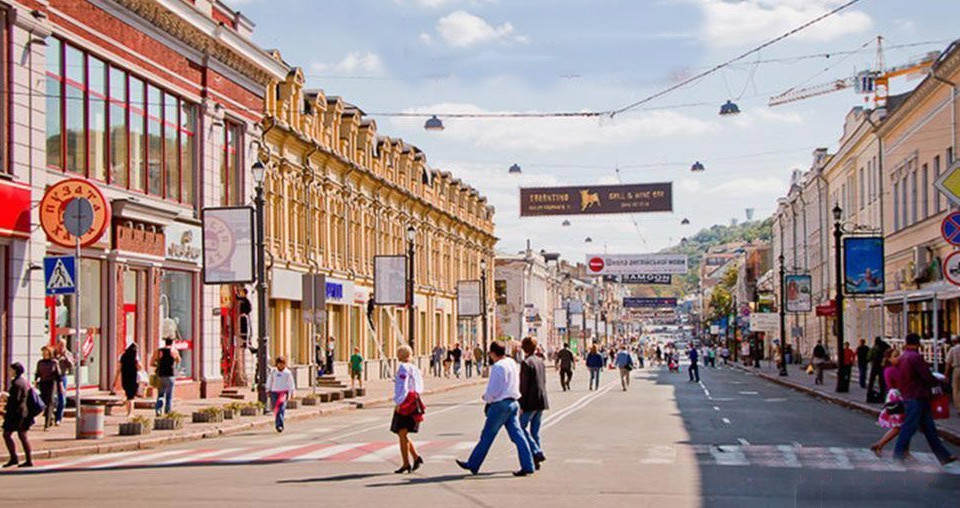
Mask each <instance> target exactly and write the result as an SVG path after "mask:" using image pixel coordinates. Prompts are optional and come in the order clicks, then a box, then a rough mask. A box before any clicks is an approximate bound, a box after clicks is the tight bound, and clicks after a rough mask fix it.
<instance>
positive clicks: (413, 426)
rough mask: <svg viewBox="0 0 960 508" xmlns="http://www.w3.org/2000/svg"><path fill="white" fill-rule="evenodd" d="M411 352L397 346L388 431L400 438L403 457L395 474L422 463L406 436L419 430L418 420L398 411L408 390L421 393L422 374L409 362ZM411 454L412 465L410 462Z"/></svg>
mask: <svg viewBox="0 0 960 508" xmlns="http://www.w3.org/2000/svg"><path fill="white" fill-rule="evenodd" d="M412 354H413V350H412V349H410V346H400V347H399V348H397V360H399V361H400V364H399V365H398V366H397V375H396V376H395V377H394V390H393V402H394V404H395V405H396V406H395V407H394V410H393V421H391V422H390V432H393V433H394V434H396V435H397V436H398V437H399V438H400V457H401V458H402V459H403V467H401V468H400V469H397V470H396V471H394V472H395V473H397V474H400V473H409V472H411V471H416V470H417V469H418V468H419V467H420V466H421V465H422V464H423V457H421V456H420V455H419V454H418V453H417V449H416V448H414V446H413V441H410V438H409V437H408V434H410V433H414V434H416V433H417V431H418V430H420V422H419V421H418V420H417V419H415V418H414V417H413V415H402V414H400V412H399V408H400V405H401V404H403V402H404V401H405V400H407V396H408V395H409V394H410V392H416V393H418V394H420V393H423V376H422V375H420V369H418V368H417V366H416V365H414V364H412V363H410V356H411V355H412ZM411 456H412V457H413V465H411V464H410V457H411Z"/></svg>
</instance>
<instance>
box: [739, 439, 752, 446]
mask: <svg viewBox="0 0 960 508" xmlns="http://www.w3.org/2000/svg"><path fill="white" fill-rule="evenodd" d="M737 441H739V442H740V444H741V445H743V446H750V441H747V440H746V439H744V438H742V437H738V438H737Z"/></svg>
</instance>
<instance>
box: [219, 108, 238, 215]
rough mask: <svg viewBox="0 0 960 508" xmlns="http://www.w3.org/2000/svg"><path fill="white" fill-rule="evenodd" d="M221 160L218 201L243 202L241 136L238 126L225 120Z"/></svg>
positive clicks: (225, 203) (227, 202)
mask: <svg viewBox="0 0 960 508" xmlns="http://www.w3.org/2000/svg"><path fill="white" fill-rule="evenodd" d="M223 132H224V134H223V136H224V138H223V161H222V163H221V164H220V182H221V184H222V185H221V189H222V190H221V191H220V202H221V204H222V205H224V206H237V205H242V204H243V191H242V189H243V187H242V186H241V184H242V181H241V178H240V164H241V157H240V156H241V146H242V144H241V137H242V133H241V132H240V126H239V125H237V124H235V123H232V122H226V123H225V126H224V129H223Z"/></svg>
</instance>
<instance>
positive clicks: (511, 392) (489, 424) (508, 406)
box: [457, 340, 534, 476]
mask: <svg viewBox="0 0 960 508" xmlns="http://www.w3.org/2000/svg"><path fill="white" fill-rule="evenodd" d="M506 354H507V351H506V347H505V346H504V344H503V342H501V341H499V340H496V341H493V343H492V344H490V352H489V355H490V363H491V364H492V367H491V368H490V381H489V382H488V383H487V390H486V392H484V394H483V401H484V402H486V403H487V406H486V409H485V412H486V417H487V419H486V423H484V425H483V432H482V433H481V434H480V442H478V443H477V446H476V447H475V448H474V449H473V453H471V454H470V459H469V460H467V461H466V462H464V461H461V460H458V461H457V465H458V466H460V467H462V468H463V469H466V470H468V471H470V472H471V473H473V474H477V472H478V471H480V466H482V465H483V460H484V459H485V458H486V457H487V452H489V451H490V446H491V445H492V444H493V440H494V439H496V438H497V434H498V433H499V432H500V428H501V427H506V428H507V434H508V435H509V436H510V440H511V441H513V444H514V445H516V447H517V454H518V456H519V458H520V470H519V471H516V472H514V473H513V475H514V476H527V475H530V474H533V472H534V464H533V453H531V451H530V445H529V444H528V443H527V438H526V435H525V433H524V431H523V429H522V428H521V427H520V418H519V414H520V404H519V403H518V402H517V401H518V400H519V399H520V366H519V365H518V364H517V362H515V361H514V360H513V359H511V358H509V357H507V356H506Z"/></svg>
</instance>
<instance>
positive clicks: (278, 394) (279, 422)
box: [267, 356, 297, 432]
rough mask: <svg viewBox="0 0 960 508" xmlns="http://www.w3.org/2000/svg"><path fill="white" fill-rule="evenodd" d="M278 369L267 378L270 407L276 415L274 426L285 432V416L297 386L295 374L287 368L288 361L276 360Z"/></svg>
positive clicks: (280, 358) (280, 357)
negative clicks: (288, 403) (288, 402)
mask: <svg viewBox="0 0 960 508" xmlns="http://www.w3.org/2000/svg"><path fill="white" fill-rule="evenodd" d="M274 364H275V365H276V367H277V368H276V369H274V370H273V372H271V373H270V376H269V377H268V378H267V393H269V394H270V407H271V408H272V410H273V414H274V426H275V427H276V429H277V432H283V425H284V420H283V419H284V416H285V415H286V412H287V401H289V400H290V399H291V398H293V396H294V394H295V393H296V392H297V385H296V382H295V381H294V379H293V373H292V372H290V369H288V368H287V359H286V358H284V357H282V356H278V357H277V358H276V360H274Z"/></svg>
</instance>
